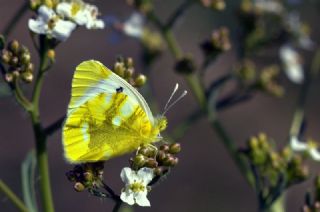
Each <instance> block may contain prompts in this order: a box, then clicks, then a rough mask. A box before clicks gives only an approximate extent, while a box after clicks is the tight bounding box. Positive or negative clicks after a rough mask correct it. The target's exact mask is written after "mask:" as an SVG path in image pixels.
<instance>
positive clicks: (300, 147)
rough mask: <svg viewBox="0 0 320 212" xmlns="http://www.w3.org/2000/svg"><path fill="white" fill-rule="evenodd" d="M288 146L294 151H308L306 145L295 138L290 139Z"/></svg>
mask: <svg viewBox="0 0 320 212" xmlns="http://www.w3.org/2000/svg"><path fill="white" fill-rule="evenodd" d="M290 146H291V148H292V150H294V151H306V150H307V149H308V144H306V143H304V142H302V141H299V140H298V138H297V137H296V136H294V137H291V140H290Z"/></svg>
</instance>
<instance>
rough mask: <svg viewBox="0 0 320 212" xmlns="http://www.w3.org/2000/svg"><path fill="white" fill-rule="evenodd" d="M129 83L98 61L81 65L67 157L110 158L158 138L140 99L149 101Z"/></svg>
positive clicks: (77, 159)
mask: <svg viewBox="0 0 320 212" xmlns="http://www.w3.org/2000/svg"><path fill="white" fill-rule="evenodd" d="M127 84H128V83H127ZM128 85H129V84H128ZM128 85H126V87H124V86H123V82H122V81H119V80H118V78H117V77H115V74H114V73H112V72H111V71H110V70H108V69H107V68H105V67H104V66H103V65H102V64H101V63H99V62H97V61H86V62H83V63H81V64H80V65H79V66H78V67H77V69H76V72H75V75H74V79H73V82H72V98H71V100H70V104H69V107H68V115H67V119H66V121H65V124H64V128H63V143H64V150H65V156H66V158H67V160H69V161H70V162H73V163H80V162H94V161H101V160H107V159H109V158H112V157H115V156H118V155H121V154H125V153H127V152H130V151H133V150H134V149H136V148H137V147H138V146H139V145H140V144H142V143H150V142H152V141H153V140H155V138H154V137H155V135H154V134H153V133H152V131H153V129H152V128H153V122H152V121H151V120H150V118H149V116H148V114H147V112H146V111H145V109H144V107H143V106H142V105H141V103H140V102H141V101H142V102H145V101H144V99H142V100H141V99H139V98H141V97H140V96H137V95H135V93H132V91H130V90H128V89H127V88H128ZM129 86H130V89H134V88H133V87H132V86H131V85H129ZM120 88H121V89H120ZM126 90H128V91H126ZM139 95H140V94H139ZM152 118H153V117H152Z"/></svg>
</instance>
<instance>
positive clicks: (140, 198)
mask: <svg viewBox="0 0 320 212" xmlns="http://www.w3.org/2000/svg"><path fill="white" fill-rule="evenodd" d="M147 194H148V192H147V190H145V191H144V192H138V193H136V194H135V201H136V203H137V204H138V205H140V206H142V207H150V206H151V204H150V201H149V200H148V198H147Z"/></svg>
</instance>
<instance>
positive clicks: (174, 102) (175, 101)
mask: <svg viewBox="0 0 320 212" xmlns="http://www.w3.org/2000/svg"><path fill="white" fill-rule="evenodd" d="M187 93H188V92H187V91H186V90H184V91H183V93H182V94H181V95H180V96H179V97H178V98H177V99H176V100H174V101H173V102H172V103H171V104H170V105H169V106H167V107H165V110H164V111H163V113H162V115H164V114H166V113H167V112H168V110H170V108H171V107H172V106H173V105H175V104H176V103H177V102H179V101H180V100H181V99H182V98H183V97H185V96H186V95H187Z"/></svg>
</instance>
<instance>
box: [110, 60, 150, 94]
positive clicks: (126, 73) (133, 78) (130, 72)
mask: <svg viewBox="0 0 320 212" xmlns="http://www.w3.org/2000/svg"><path fill="white" fill-rule="evenodd" d="M133 66H134V65H133V59H132V58H131V57H128V58H126V59H124V58H122V57H119V58H118V59H117V61H116V63H115V64H114V67H113V71H114V73H116V74H117V75H118V76H120V77H121V78H123V79H125V80H126V81H127V82H128V83H130V84H131V85H132V86H134V87H136V88H139V87H142V86H143V85H144V84H145V83H146V81H147V77H146V76H145V75H143V74H138V75H135V74H134V72H135V69H134V67H133Z"/></svg>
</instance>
